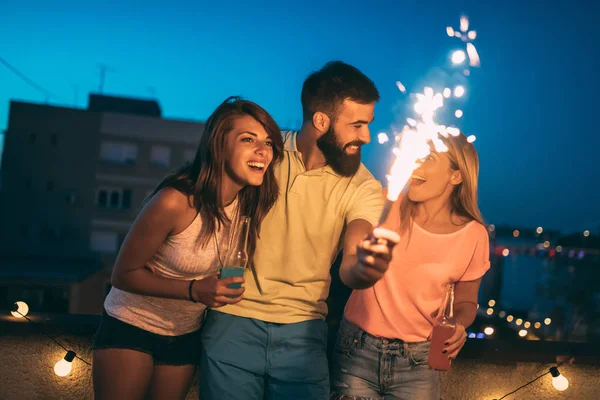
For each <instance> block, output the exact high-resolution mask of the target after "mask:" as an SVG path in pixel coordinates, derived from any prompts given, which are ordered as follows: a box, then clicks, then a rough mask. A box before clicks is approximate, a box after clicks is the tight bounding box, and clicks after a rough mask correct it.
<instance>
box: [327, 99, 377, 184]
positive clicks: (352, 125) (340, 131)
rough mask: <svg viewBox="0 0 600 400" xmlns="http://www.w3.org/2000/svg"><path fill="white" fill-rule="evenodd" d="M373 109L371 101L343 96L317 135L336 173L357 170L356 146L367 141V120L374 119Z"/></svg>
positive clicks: (368, 136)
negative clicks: (332, 118) (325, 128)
mask: <svg viewBox="0 0 600 400" xmlns="http://www.w3.org/2000/svg"><path fill="white" fill-rule="evenodd" d="M374 110H375V103H369V104H360V103H356V102H354V101H352V100H348V99H346V100H344V102H343V103H342V104H341V105H340V106H339V109H338V113H337V115H336V118H335V120H333V121H331V122H330V123H329V128H328V129H327V132H325V133H324V134H323V135H321V137H319V139H317V146H318V147H319V149H320V150H321V152H322V153H323V155H324V156H325V160H326V162H327V164H328V165H330V166H331V168H333V170H334V171H335V172H337V173H338V174H340V175H343V176H352V175H354V174H355V173H356V171H357V170H358V167H359V166H360V148H361V147H362V146H363V145H365V144H368V143H369V142H370V141H371V134H370V131H369V124H370V123H371V122H372V121H373V119H374V117H373V114H374Z"/></svg>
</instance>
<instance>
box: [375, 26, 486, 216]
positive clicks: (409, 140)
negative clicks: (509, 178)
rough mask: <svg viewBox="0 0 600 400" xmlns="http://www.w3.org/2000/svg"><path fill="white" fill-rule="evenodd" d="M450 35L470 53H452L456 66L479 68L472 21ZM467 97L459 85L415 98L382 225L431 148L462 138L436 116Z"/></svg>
mask: <svg viewBox="0 0 600 400" xmlns="http://www.w3.org/2000/svg"><path fill="white" fill-rule="evenodd" d="M446 34H447V35H448V36H450V37H453V36H454V37H458V38H460V39H461V40H462V41H463V42H466V53H465V51H463V50H456V51H454V52H453V53H452V62H453V64H462V63H463V62H464V61H466V59H467V58H468V59H469V65H470V66H479V65H480V59H479V55H478V53H477V50H476V48H475V46H474V45H473V43H472V41H473V40H474V39H475V38H476V37H477V33H476V32H475V31H469V20H468V19H467V17H465V16H462V17H461V18H460V30H459V31H456V30H455V29H454V28H452V27H451V26H448V27H446ZM464 74H465V76H468V75H469V74H470V71H469V70H468V69H465V70H464ZM396 86H397V87H398V89H399V90H400V91H401V92H402V93H406V87H405V86H404V85H403V84H402V83H401V82H399V81H398V82H396ZM464 94H465V88H464V86H462V85H457V86H455V87H454V89H451V88H449V87H446V88H444V89H443V91H442V93H436V92H435V90H434V89H433V87H430V86H426V87H425V88H424V89H423V93H415V94H414V95H412V94H411V97H412V98H414V99H416V101H415V103H414V105H413V111H414V113H415V114H416V115H415V117H414V118H406V125H404V128H403V129H402V131H401V132H400V133H396V134H395V144H396V147H395V148H394V149H393V153H394V156H395V158H394V162H393V163H392V167H391V169H390V171H389V174H388V175H387V180H388V192H387V201H386V204H385V207H384V210H383V212H382V215H381V217H380V221H379V222H380V224H382V223H383V222H385V220H386V218H387V215H388V213H389V210H390V207H391V204H392V202H394V201H396V200H397V199H398V197H399V196H400V193H401V192H402V190H403V189H404V187H405V186H406V185H407V183H408V182H409V180H410V179H411V176H412V174H413V171H414V170H415V169H416V168H417V167H418V165H419V162H420V160H421V159H423V158H424V157H426V156H427V155H428V154H429V153H430V152H431V146H433V148H434V149H435V151H437V152H445V151H448V148H447V147H446V145H445V144H444V142H443V141H442V140H441V138H440V136H441V137H448V136H449V135H450V136H458V135H460V130H459V129H458V128H456V127H453V126H445V125H441V124H438V123H437V122H436V121H435V115H436V113H437V112H438V110H440V109H442V108H443V107H444V99H449V100H450V98H451V97H452V95H454V97H455V98H461V97H462V96H463V95H464ZM454 116H455V117H456V118H461V117H462V116H463V111H462V110H460V109H457V110H455V112H454ZM378 139H379V142H380V143H385V142H387V140H388V137H387V135H385V134H382V133H380V134H379V135H378ZM467 141H468V142H469V143H472V142H474V141H475V135H470V136H468V138H467Z"/></svg>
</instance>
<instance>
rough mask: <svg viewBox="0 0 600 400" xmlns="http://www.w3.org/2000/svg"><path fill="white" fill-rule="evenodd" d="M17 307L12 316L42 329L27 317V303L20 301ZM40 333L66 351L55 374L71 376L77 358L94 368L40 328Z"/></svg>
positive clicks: (55, 367)
mask: <svg viewBox="0 0 600 400" xmlns="http://www.w3.org/2000/svg"><path fill="white" fill-rule="evenodd" d="M17 303H23V305H24V306H25V308H23V305H21V304H17ZM15 305H16V309H15V310H14V311H12V312H11V314H12V315H13V316H14V317H15V318H25V319H26V320H27V321H28V322H31V323H32V324H34V325H37V326H38V327H40V325H39V324H37V323H36V322H34V321H33V320H31V319H30V318H29V317H27V316H26V314H27V312H29V307H28V306H27V304H26V303H24V302H22V301H18V302H16V303H15ZM20 310H21V311H24V312H21V311H20ZM15 314H16V315H15ZM40 332H41V333H42V334H43V335H44V336H46V337H47V338H48V339H50V340H52V341H53V342H54V343H56V345H57V346H59V347H60V348H61V349H63V350H64V351H66V354H65V356H64V357H63V358H61V359H60V360H58V361H57V362H56V364H54V373H55V374H56V375H58V376H61V377H63V376H67V375H69V373H70V372H71V369H72V368H73V360H74V359H75V358H77V359H78V360H80V361H82V362H83V363H85V364H87V365H89V366H92V364H90V363H89V362H88V361H86V360H84V359H83V358H81V357H79V356H78V355H77V354H76V353H75V352H74V351H73V350H69V349H67V348H66V347H65V346H63V345H62V344H60V342H58V341H57V340H56V339H54V338H53V337H52V336H50V335H48V334H47V333H46V332H44V331H43V329H42V328H41V327H40Z"/></svg>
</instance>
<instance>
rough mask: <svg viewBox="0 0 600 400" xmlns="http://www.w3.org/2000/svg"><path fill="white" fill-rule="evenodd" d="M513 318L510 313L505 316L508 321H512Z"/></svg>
mask: <svg viewBox="0 0 600 400" xmlns="http://www.w3.org/2000/svg"><path fill="white" fill-rule="evenodd" d="M513 319H515V317H513V316H512V315H509V316H508V317H506V320H507V321H508V322H512V320H513Z"/></svg>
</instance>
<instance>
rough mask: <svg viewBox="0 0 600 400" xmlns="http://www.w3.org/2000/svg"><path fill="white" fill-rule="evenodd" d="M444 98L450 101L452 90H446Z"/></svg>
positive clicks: (443, 93)
mask: <svg viewBox="0 0 600 400" xmlns="http://www.w3.org/2000/svg"><path fill="white" fill-rule="evenodd" d="M442 96H444V97H445V98H447V99H449V98H450V96H452V89H450V88H445V89H444V91H443V92H442Z"/></svg>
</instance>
